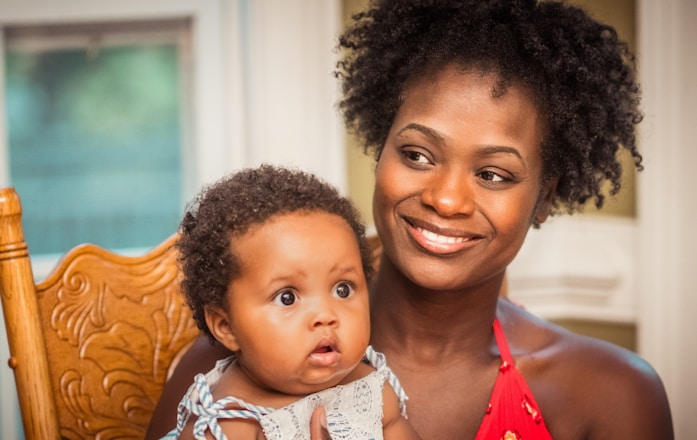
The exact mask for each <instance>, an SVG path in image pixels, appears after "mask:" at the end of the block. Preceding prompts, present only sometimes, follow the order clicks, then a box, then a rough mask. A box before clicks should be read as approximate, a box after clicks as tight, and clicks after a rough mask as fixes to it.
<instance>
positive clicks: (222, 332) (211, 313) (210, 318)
mask: <svg viewBox="0 0 697 440" xmlns="http://www.w3.org/2000/svg"><path fill="white" fill-rule="evenodd" d="M205 316H206V325H207V326H208V330H210V331H211V333H212V334H213V337H214V338H215V339H216V340H217V341H218V342H220V343H221V344H223V345H224V346H225V348H227V349H228V350H230V351H238V350H239V349H240V346H239V344H238V343H237V338H236V337H235V334H234V333H233V331H232V326H231V325H230V317H229V316H228V314H227V313H226V312H225V311H224V310H222V309H220V308H219V307H206V308H205Z"/></svg>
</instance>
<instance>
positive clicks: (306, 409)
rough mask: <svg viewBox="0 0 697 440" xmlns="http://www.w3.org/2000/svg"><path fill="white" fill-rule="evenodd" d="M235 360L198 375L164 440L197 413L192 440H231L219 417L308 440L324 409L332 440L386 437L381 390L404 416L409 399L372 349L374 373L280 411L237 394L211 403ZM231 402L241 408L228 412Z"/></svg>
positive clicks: (275, 438)
mask: <svg viewBox="0 0 697 440" xmlns="http://www.w3.org/2000/svg"><path fill="white" fill-rule="evenodd" d="M233 360H234V357H229V358H227V359H224V360H221V361H218V363H217V364H216V366H215V368H213V369H212V370H211V371H209V372H208V373H207V374H206V375H205V376H204V375H203V374H198V375H197V376H196V378H195V379H194V384H193V385H191V387H190V388H189V390H188V391H187V392H186V394H185V395H184V398H183V399H182V401H181V402H180V403H179V408H178V413H177V427H176V428H175V429H173V430H172V431H171V432H170V433H168V434H167V435H166V436H165V437H163V439H175V438H178V437H179V434H180V433H181V431H182V429H184V426H185V425H186V422H187V420H188V419H189V417H190V416H191V415H195V416H197V417H198V418H197V419H196V422H195V424H194V436H195V437H196V438H197V439H199V440H203V439H205V433H206V431H209V432H210V433H211V434H212V435H213V436H214V437H215V438H216V439H227V437H226V436H225V434H223V432H222V430H221V429H220V425H219V424H218V419H232V418H245V419H255V420H257V421H258V422H259V424H260V425H261V427H262V428H263V430H264V435H265V436H266V438H267V440H281V439H282V440H308V439H309V438H310V416H311V415H312V412H313V411H314V410H315V409H316V408H318V407H319V406H323V407H324V408H325V409H326V412H327V425H328V429H329V433H330V434H331V436H332V439H333V440H340V439H341V440H359V439H360V440H365V439H375V440H378V439H382V438H383V437H382V416H383V413H382V387H383V385H384V383H385V382H386V381H387V382H388V383H389V384H390V385H391V386H392V388H393V389H394V390H395V393H396V394H397V397H398V398H399V405H400V410H401V412H402V415H404V416H405V417H406V400H407V396H406V394H405V392H404V390H403V389H402V386H401V385H400V384H399V381H398V380H397V377H396V376H395V375H394V373H393V372H392V370H390V369H389V367H388V366H387V363H386V362H385V356H384V355H383V354H382V353H378V352H376V351H375V350H373V348H372V347H370V346H369V347H368V348H367V350H366V353H365V360H366V361H367V362H368V363H370V364H371V365H372V366H373V367H374V368H375V370H376V371H373V372H372V373H370V374H369V375H367V376H365V377H363V378H361V379H358V380H356V381H354V382H351V383H348V384H346V385H338V386H336V387H333V388H329V389H326V390H323V391H320V392H318V393H315V394H310V395H308V396H306V397H303V398H301V399H299V400H297V401H295V402H293V403H291V404H290V405H288V406H285V407H283V408H279V409H275V408H268V407H261V406H257V405H252V404H249V403H247V402H245V401H243V400H241V399H238V398H236V397H233V396H228V397H224V398H222V399H220V400H218V401H216V402H214V401H213V397H212V395H211V392H210V387H211V386H213V385H215V384H216V383H217V382H218V380H219V379H220V376H221V375H222V374H223V371H225V368H226V367H227V366H228V365H230V363H231V362H232V361H233ZM231 404H235V406H236V407H239V408H242V409H234V410H230V409H224V408H225V407H226V406H229V405H231Z"/></svg>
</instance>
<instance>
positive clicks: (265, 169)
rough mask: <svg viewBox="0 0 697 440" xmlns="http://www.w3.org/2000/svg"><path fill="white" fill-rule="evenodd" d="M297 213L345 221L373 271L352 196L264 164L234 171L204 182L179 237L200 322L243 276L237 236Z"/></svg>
mask: <svg viewBox="0 0 697 440" xmlns="http://www.w3.org/2000/svg"><path fill="white" fill-rule="evenodd" d="M294 212H326V213H329V214H335V215H338V216H339V217H341V218H343V219H344V220H346V222H347V223H348V225H349V226H350V227H351V229H352V230H353V232H354V233H355V235H356V240H357V241H358V246H359V249H360V253H361V260H362V263H363V270H364V271H365V274H366V277H370V276H371V275H372V266H371V264H370V263H371V252H370V246H369V244H368V242H367V240H366V236H365V227H364V225H363V223H362V222H361V217H360V214H359V212H358V211H357V209H356V208H355V207H354V206H353V204H352V203H351V201H350V200H349V199H348V198H346V197H342V196H341V195H340V194H339V193H338V191H337V190H336V189H335V188H334V187H333V186H331V185H329V184H328V183H326V182H324V181H322V180H321V179H319V178H318V177H316V176H314V175H312V174H309V173H305V172H302V171H297V170H290V169H286V168H282V167H275V166H272V165H261V166H260V167H259V168H250V169H245V170H242V171H239V172H237V173H235V174H231V175H229V176H227V177H225V178H223V179H221V180H219V181H217V182H216V183H214V184H212V185H210V186H208V187H205V188H203V189H202V190H201V192H200V193H199V194H198V196H197V197H196V198H195V199H194V200H193V201H192V203H191V204H190V206H189V207H188V208H187V212H186V213H185V214H184V218H183V220H182V222H181V225H180V228H179V229H180V231H179V232H180V237H179V239H178V240H177V244H176V247H177V250H178V251H179V263H180V265H181V269H182V273H183V279H182V282H181V288H182V292H183V293H184V296H185V298H186V301H187V303H188V304H189V307H191V309H192V311H193V315H194V319H195V320H196V323H197V325H198V327H199V328H200V329H201V330H203V331H204V332H205V333H206V334H208V336H209V337H210V338H211V340H213V336H212V335H211V332H210V330H209V329H208V327H207V326H206V320H205V315H204V310H205V308H206V307H210V306H212V307H225V306H226V305H227V291H228V286H229V285H230V283H231V282H232V281H233V280H234V279H235V278H236V277H238V276H239V275H240V262H239V256H238V255H236V254H235V252H234V248H235V242H234V241H235V237H239V236H241V235H243V234H244V233H245V232H246V231H247V230H248V229H249V228H250V227H252V226H256V225H260V224H262V223H264V222H266V221H268V220H269V219H271V218H273V217H275V216H279V215H284V214H289V213H294Z"/></svg>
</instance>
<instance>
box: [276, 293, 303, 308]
mask: <svg viewBox="0 0 697 440" xmlns="http://www.w3.org/2000/svg"><path fill="white" fill-rule="evenodd" d="M297 299H298V296H297V295H296V294H295V292H293V291H291V290H284V291H282V292H280V293H279V294H278V295H276V296H275V297H274V299H273V302H274V303H276V304H278V305H279V306H291V305H293V304H294V303H295V301H296V300H297Z"/></svg>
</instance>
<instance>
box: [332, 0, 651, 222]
mask: <svg viewBox="0 0 697 440" xmlns="http://www.w3.org/2000/svg"><path fill="white" fill-rule="evenodd" d="M339 48H340V49H342V50H343V52H342V53H343V54H344V55H343V59H342V60H341V61H339V63H338V65H337V71H336V75H337V76H338V77H339V78H340V80H341V83H342V90H343V98H342V100H341V101H340V103H339V108H340V110H341V111H342V113H343V116H344V119H345V121H346V123H347V126H348V128H349V129H350V130H352V131H354V132H355V133H356V134H357V135H358V136H359V137H360V139H361V140H362V142H363V143H364V146H365V151H366V153H372V154H373V155H374V156H375V158H376V159H378V158H379V156H380V152H381V150H382V147H383V145H384V143H385V140H386V138H387V135H388V132H389V130H390V126H391V124H392V121H393V120H394V117H395V114H396V112H397V109H398V107H399V106H400V102H401V101H400V100H401V97H402V96H403V93H404V91H405V85H406V84H407V83H408V81H410V80H413V79H415V78H419V77H420V76H426V75H429V73H431V72H434V71H436V70H438V69H442V68H443V67H445V66H446V65H450V64H456V65H458V66H460V67H461V68H463V69H475V70H480V71H484V72H494V73H496V74H497V75H498V76H499V78H500V85H501V87H502V88H501V89H499V88H498V87H497V89H498V90H499V93H505V88H506V87H507V86H509V85H511V84H516V85H518V86H521V87H524V88H526V89H527V90H529V91H530V92H531V94H532V96H533V97H534V99H535V100H536V103H537V105H538V108H539V109H540V111H541V113H542V115H543V117H544V118H545V119H546V122H547V132H546V133H545V137H544V141H543V144H542V146H541V149H542V158H543V162H544V170H545V171H544V176H543V179H548V178H553V177H554V178H558V184H557V188H556V194H555V197H554V200H553V212H554V213H558V212H559V211H561V210H565V211H567V212H574V211H576V210H578V209H579V208H580V207H581V206H582V205H583V204H584V203H585V202H586V201H587V200H589V199H594V202H595V204H596V206H598V207H601V206H602V204H603V200H604V197H603V194H602V191H601V186H602V184H603V182H605V181H609V182H610V184H611V186H610V194H613V195H614V194H615V193H617V191H618V190H619V188H620V177H621V173H622V168H621V164H620V162H619V160H618V157H617V153H618V150H619V149H620V148H621V147H622V148H625V149H627V150H628V151H629V152H630V153H631V155H632V156H633V158H634V163H635V165H636V167H637V168H638V169H641V168H642V166H641V155H640V154H639V152H638V151H637V147H636V139H635V125H636V124H638V123H639V122H640V121H641V119H642V114H641V112H640V110H639V108H638V105H639V86H638V84H637V82H636V78H635V71H634V58H633V56H632V54H631V53H630V52H629V50H628V48H627V45H626V44H625V43H624V42H622V41H620V40H619V39H618V37H617V32H616V31H615V29H614V28H612V27H611V26H608V25H605V24H602V23H598V22H597V21H595V20H594V19H592V18H591V17H590V16H589V15H588V14H587V13H586V12H584V11H583V10H581V9H579V8H577V7H574V6H571V5H568V4H565V3H564V2H562V1H556V0H550V1H536V0H406V1H405V0H383V1H375V2H374V3H372V5H371V7H370V8H369V9H368V10H366V11H364V12H361V13H358V14H356V15H355V16H354V24H353V26H352V27H351V28H349V29H348V30H347V31H346V32H345V33H344V34H343V35H342V36H341V37H340V40H339ZM492 93H494V94H495V93H497V91H496V90H493V91H492Z"/></svg>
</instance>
